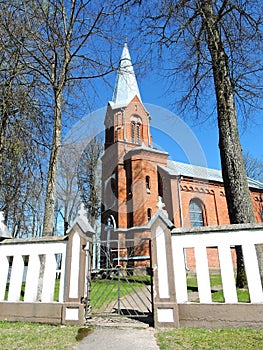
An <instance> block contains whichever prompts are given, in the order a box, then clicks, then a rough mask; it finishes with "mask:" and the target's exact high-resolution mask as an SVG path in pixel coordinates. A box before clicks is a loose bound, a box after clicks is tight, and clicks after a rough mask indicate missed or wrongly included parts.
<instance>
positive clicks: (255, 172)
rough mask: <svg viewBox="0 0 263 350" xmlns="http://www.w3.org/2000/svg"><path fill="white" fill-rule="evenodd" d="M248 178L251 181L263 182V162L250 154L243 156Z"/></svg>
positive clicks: (246, 153)
mask: <svg viewBox="0 0 263 350" xmlns="http://www.w3.org/2000/svg"><path fill="white" fill-rule="evenodd" d="M243 158H244V162H245V167H246V172H247V176H248V177H250V178H251V179H254V180H258V181H263V161H261V160H260V159H258V158H255V157H253V156H252V155H251V154H250V152H245V153H244V154H243Z"/></svg>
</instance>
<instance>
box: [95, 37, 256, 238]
mask: <svg viewBox="0 0 263 350" xmlns="http://www.w3.org/2000/svg"><path fill="white" fill-rule="evenodd" d="M150 121H151V117H150V115H149V113H148V112H147V110H146V108H145V107H144V105H143V103H142V101H141V97H140V92H139V89H138V85H137V81H136V76H135V74H134V70H133V65H132V62H131V58H130V54H129V50H128V46H127V44H126V43H125V45H124V48H123V51H122V56H121V59H120V64H119V69H118V73H117V79H116V85H115V90H114V94H113V99H112V101H110V102H109V103H108V107H107V112H106V117H105V154H104V156H103V158H102V226H103V225H106V224H107V222H108V220H109V218H110V220H111V221H113V223H114V226H115V233H118V235H119V237H121V236H126V237H127V236H137V235H138V236H141V237H142V236H144V237H147V236H149V234H150V232H149V226H148V223H149V221H150V220H151V218H152V217H153V215H154V214H155V213H156V211H157V210H158V208H157V203H158V201H159V200H160V198H161V200H162V202H163V203H164V205H165V209H166V211H167V212H168V217H169V219H170V221H171V222H172V223H173V225H174V226H175V227H177V228H179V227H190V226H215V225H223V224H229V217H228V211H227V204H226V198H225V190H224V185H223V180H222V175H221V171H219V170H214V169H207V168H204V167H199V166H195V165H192V164H184V163H179V162H176V161H172V160H169V159H168V156H169V154H168V153H166V152H163V151H160V150H158V149H156V148H154V147H153V142H152V136H151V130H150ZM248 184H249V188H250V192H251V198H252V201H253V205H254V210H255V216H256V220H257V221H258V222H261V221H262V209H263V184H262V183H260V182H258V181H255V180H252V179H248ZM103 227H104V228H105V226H103ZM104 228H103V230H102V232H104Z"/></svg>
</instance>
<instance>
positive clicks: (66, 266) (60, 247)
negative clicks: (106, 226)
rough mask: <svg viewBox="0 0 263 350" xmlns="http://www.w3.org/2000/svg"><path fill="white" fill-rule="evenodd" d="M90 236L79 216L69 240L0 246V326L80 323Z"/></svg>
mask: <svg viewBox="0 0 263 350" xmlns="http://www.w3.org/2000/svg"><path fill="white" fill-rule="evenodd" d="M93 233H94V232H93V230H92V228H91V226H90V225H89V223H88V220H87V218H86V217H85V216H83V215H81V213H80V214H79V215H78V217H77V218H76V220H75V221H74V223H73V224H72V227H71V229H70V232H69V234H68V235H67V236H63V237H42V238H31V239H28V238H27V239H9V238H8V239H5V240H3V241H2V242H0V320H9V321H28V322H45V323H46V322H48V323H54V324H61V323H62V324H65V323H71V324H76V323H81V322H83V321H84V319H85V315H84V312H85V305H86V304H85V300H86V299H87V271H88V266H89V262H90V250H91V245H92V236H93ZM83 301H84V302H83Z"/></svg>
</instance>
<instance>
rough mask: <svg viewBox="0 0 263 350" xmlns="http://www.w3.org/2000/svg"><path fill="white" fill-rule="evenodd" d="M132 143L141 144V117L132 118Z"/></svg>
mask: <svg viewBox="0 0 263 350" xmlns="http://www.w3.org/2000/svg"><path fill="white" fill-rule="evenodd" d="M130 120H131V141H132V143H138V144H141V128H142V120H141V118H140V117H138V116H136V115H133V116H131V119H130Z"/></svg>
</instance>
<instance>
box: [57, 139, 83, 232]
mask: <svg viewBox="0 0 263 350" xmlns="http://www.w3.org/2000/svg"><path fill="white" fill-rule="evenodd" d="M78 148H79V147H78V145H77V144H75V143H73V144H67V145H66V146H65V145H64V147H63V148H62V150H61V152H60V157H59V170H58V180H57V212H58V215H60V216H61V217H62V219H63V222H64V234H66V232H67V230H68V228H69V225H70V222H71V221H72V220H73V219H74V218H75V217H76V215H77V211H78V209H79V207H80V204H81V198H80V194H79V189H78V164H79V157H80V155H79V153H80V151H79V149H78Z"/></svg>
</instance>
